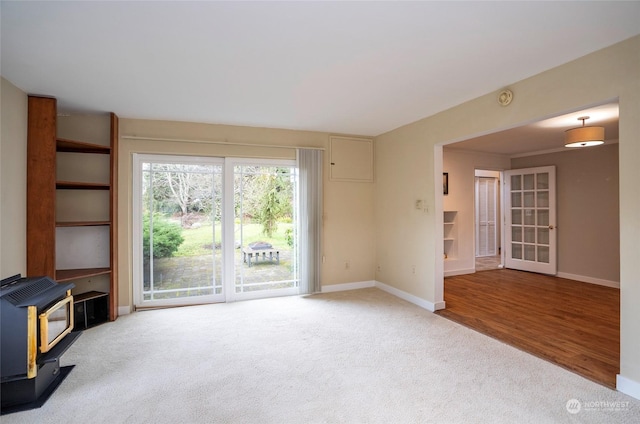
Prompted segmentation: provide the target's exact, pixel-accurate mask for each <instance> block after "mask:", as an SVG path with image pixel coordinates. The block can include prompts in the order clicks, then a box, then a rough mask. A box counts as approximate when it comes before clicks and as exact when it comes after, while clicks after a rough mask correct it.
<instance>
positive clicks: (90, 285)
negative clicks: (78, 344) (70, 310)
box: [26, 96, 118, 324]
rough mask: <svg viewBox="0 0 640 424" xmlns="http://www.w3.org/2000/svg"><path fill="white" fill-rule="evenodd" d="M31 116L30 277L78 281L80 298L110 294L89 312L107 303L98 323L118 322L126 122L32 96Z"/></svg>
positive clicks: (28, 260) (29, 190) (75, 282)
mask: <svg viewBox="0 0 640 424" xmlns="http://www.w3.org/2000/svg"><path fill="white" fill-rule="evenodd" d="M27 118H28V123H27V251H28V252H29V254H28V255H27V264H26V265H27V266H26V268H27V276H41V275H47V276H51V277H52V278H54V279H55V280H56V281H58V282H71V281H72V282H73V283H74V285H75V287H74V288H73V291H72V294H73V296H74V297H79V296H84V293H86V292H92V291H95V292H100V293H104V295H101V296H100V298H99V299H89V300H87V305H83V307H84V306H87V307H89V306H90V305H89V303H92V304H93V305H99V307H100V311H101V312H100V317H101V318H100V319H99V320H98V321H100V322H102V321H104V320H112V321H113V320H115V319H116V317H117V316H118V303H117V302H118V281H117V258H118V252H117V247H118V240H117V186H118V182H117V169H118V117H117V116H116V115H115V114H113V113H109V114H99V115H98V114H94V115H61V114H59V113H58V110H57V101H56V99H55V98H53V97H42V96H28V114H27ZM77 140H85V141H77ZM52 181H55V184H54V183H52ZM98 276H102V277H100V278H93V277H98ZM89 309H90V308H89ZM85 324H86V323H85Z"/></svg>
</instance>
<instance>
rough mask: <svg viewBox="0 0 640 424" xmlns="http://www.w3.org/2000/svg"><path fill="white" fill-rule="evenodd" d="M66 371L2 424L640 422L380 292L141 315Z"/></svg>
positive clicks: (571, 377)
mask: <svg viewBox="0 0 640 424" xmlns="http://www.w3.org/2000/svg"><path fill="white" fill-rule="evenodd" d="M62 362H63V365H64V364H75V365H76V367H75V368H74V370H73V371H72V372H71V374H70V375H69V376H68V377H67V379H66V380H65V381H64V382H63V383H62V385H61V386H60V388H59V389H58V390H57V391H56V392H55V393H54V394H53V396H52V397H51V398H50V399H49V401H48V402H47V403H46V404H45V405H44V406H43V407H42V408H40V409H37V410H33V411H27V412H20V413H16V414H10V415H5V416H3V417H2V418H1V419H0V421H1V422H2V424H13V423H29V424H33V423H279V424H280V423H283V424H284V423H287V424H288V423H509V424H512V423H536V424H540V423H564V422H566V423H578V422H579V423H638V422H640V401H638V400H635V399H633V398H631V397H629V396H626V395H624V394H621V393H618V392H615V391H612V390H609V389H607V388H605V387H603V386H600V385H598V384H595V383H593V382H591V381H588V380H586V379H584V378H582V377H579V376H577V375H575V374H572V373H570V372H568V371H566V370H564V369H562V368H560V367H557V366H555V365H553V364H550V363H548V362H545V361H543V360H541V359H538V358H536V357H533V356H531V355H529V354H526V353H524V352H521V351H519V350H517V349H514V348H512V347H510V346H507V345H505V344H502V343H500V342H498V341H496V340H494V339H491V338H489V337H486V336H483V335H481V334H479V333H476V332H474V331H472V330H469V329H467V328H465V327H462V326H460V325H458V324H455V323H453V322H451V321H448V320H446V319H444V318H441V317H439V316H437V315H434V314H432V313H430V312H428V311H425V310H423V309H421V308H419V307H417V306H414V305H412V304H410V303H407V302H405V301H403V300H400V299H398V298H395V297H393V296H391V295H389V294H387V293H385V292H382V291H379V290H378V289H365V290H355V291H349V292H339V293H330V294H321V295H315V296H309V297H288V298H276V299H265V300H257V301H247V302H238V303H228V304H216V305H205V306H193V307H185V308H175V309H166V310H155V311H146V312H138V313H135V314H132V315H127V316H123V317H120V318H119V319H118V320H117V321H115V322H113V323H108V324H103V325H101V326H99V327H95V328H93V329H90V330H87V331H85V333H84V334H83V335H82V336H81V337H80V339H79V340H78V341H77V342H76V343H75V344H74V345H73V346H72V347H71V349H70V350H69V351H67V353H66V354H65V355H64V356H63V360H62ZM571 399H576V400H577V401H579V402H580V403H579V404H576V403H575V402H574V403H573V404H572V405H573V409H571V412H574V413H570V412H569V411H568V409H567V402H568V401H570V400H571ZM614 402H615V403H614ZM576 405H579V406H580V410H579V411H578V410H577V407H576ZM575 412H577V413H575Z"/></svg>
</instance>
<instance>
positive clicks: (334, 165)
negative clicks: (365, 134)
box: [329, 136, 373, 182]
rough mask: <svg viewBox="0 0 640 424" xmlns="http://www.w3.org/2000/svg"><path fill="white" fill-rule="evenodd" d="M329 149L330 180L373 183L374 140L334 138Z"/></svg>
mask: <svg viewBox="0 0 640 424" xmlns="http://www.w3.org/2000/svg"><path fill="white" fill-rule="evenodd" d="M329 149H330V151H329V161H330V162H329V163H330V171H329V172H330V174H329V179H330V180H332V181H354V182H373V140H371V139H368V138H354V137H338V136H333V137H331V139H330V143H329Z"/></svg>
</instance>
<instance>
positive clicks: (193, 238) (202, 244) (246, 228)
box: [173, 223, 293, 256]
mask: <svg viewBox="0 0 640 424" xmlns="http://www.w3.org/2000/svg"><path fill="white" fill-rule="evenodd" d="M242 228H243V232H242V235H243V245H244V246H246V245H248V244H249V243H253V242H254V241H265V242H267V243H271V244H272V245H273V246H274V247H276V248H280V249H283V250H287V249H290V247H289V246H288V245H287V238H286V234H285V231H286V230H287V229H288V228H293V224H291V223H279V224H278V230H277V231H276V232H275V233H274V234H273V237H271V238H268V237H267V236H265V235H263V234H262V225H260V224H244V225H243V226H242ZM212 235H213V227H212V224H208V225H202V227H200V228H188V229H183V230H182V237H184V242H183V243H182V244H181V245H180V247H179V248H178V251H177V252H175V253H174V254H173V256H201V255H209V254H211V249H212V248H213V244H212ZM215 235H216V244H218V245H219V244H220V242H221V240H222V229H221V226H220V223H216V228H215ZM235 239H236V241H239V240H240V224H236V236H235Z"/></svg>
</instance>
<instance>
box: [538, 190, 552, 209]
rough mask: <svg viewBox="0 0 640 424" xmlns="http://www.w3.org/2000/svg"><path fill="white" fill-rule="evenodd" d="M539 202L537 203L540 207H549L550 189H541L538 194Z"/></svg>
mask: <svg viewBox="0 0 640 424" xmlns="http://www.w3.org/2000/svg"><path fill="white" fill-rule="evenodd" d="M536 195H537V197H538V204H537V205H536V206H537V207H539V208H548V207H549V192H548V191H539V192H538V193H537V194H536Z"/></svg>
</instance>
